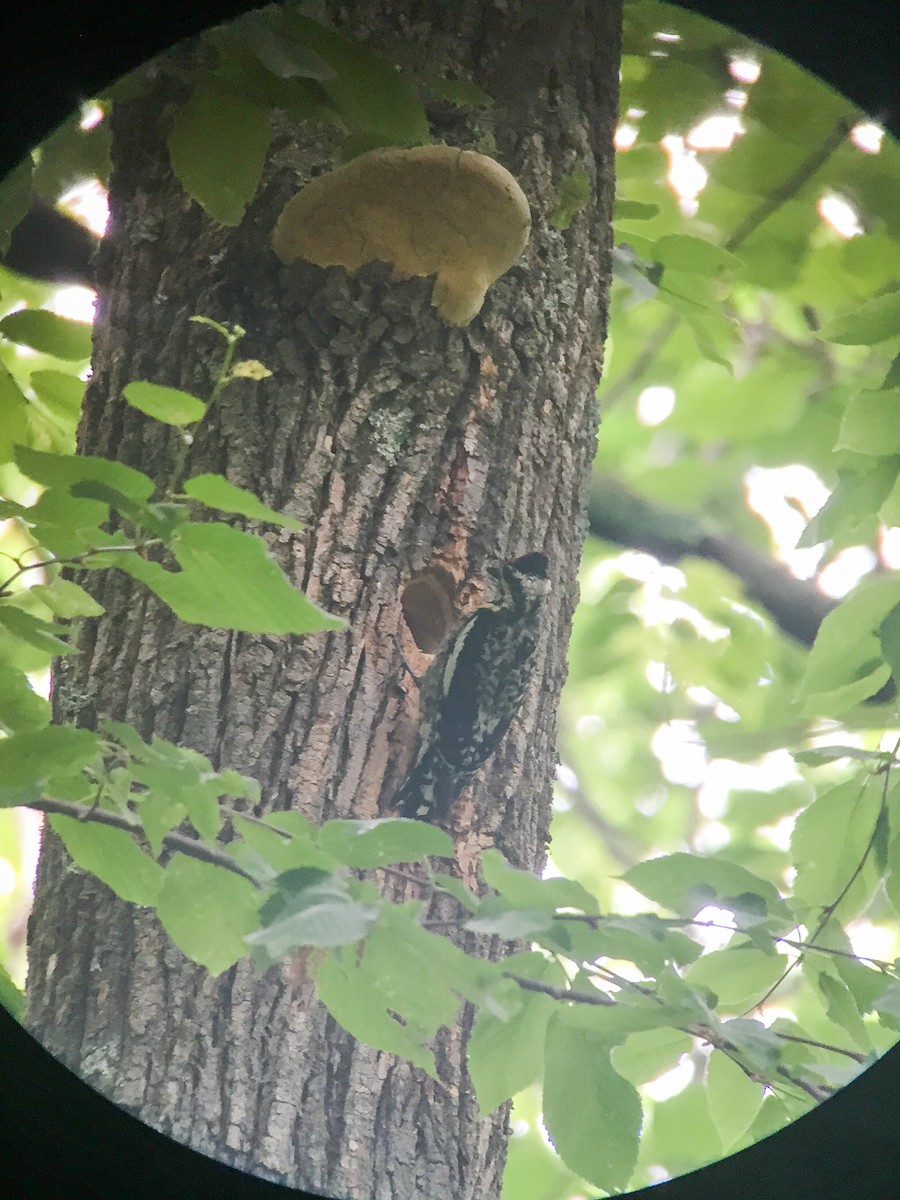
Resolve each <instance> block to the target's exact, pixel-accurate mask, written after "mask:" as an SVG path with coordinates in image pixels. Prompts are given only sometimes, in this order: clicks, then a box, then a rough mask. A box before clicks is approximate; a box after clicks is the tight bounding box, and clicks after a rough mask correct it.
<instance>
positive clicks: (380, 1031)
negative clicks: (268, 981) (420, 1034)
mask: <svg viewBox="0 0 900 1200" xmlns="http://www.w3.org/2000/svg"><path fill="white" fill-rule="evenodd" d="M316 992H317V994H318V997H319V999H320V1000H321V1001H322V1003H323V1004H324V1005H325V1007H326V1008H327V1009H328V1011H329V1013H330V1014H331V1016H332V1017H333V1018H334V1019H335V1021H337V1023H338V1024H339V1025H340V1026H342V1028H344V1029H346V1030H347V1032H348V1033H350V1034H352V1035H353V1037H355V1038H356V1039H357V1040H358V1041H360V1042H363V1043H364V1044H365V1045H367V1046H374V1047H375V1048H376V1049H377V1050H384V1051H386V1052H387V1053H388V1054H396V1055H398V1056H399V1057H400V1058H404V1059H406V1060H407V1061H408V1062H411V1063H412V1064H413V1066H415V1067H419V1068H420V1069H421V1070H423V1071H425V1072H427V1073H428V1074H429V1075H430V1076H432V1078H435V1079H436V1078H437V1068H436V1066H435V1062H434V1056H433V1054H432V1053H431V1051H430V1050H428V1049H427V1048H426V1047H425V1046H423V1045H422V1042H421V1039H420V1038H417V1037H416V1036H414V1035H413V1034H412V1033H410V1032H409V1031H407V1030H406V1029H405V1028H404V1027H403V1025H401V1024H400V1022H399V1021H398V1020H397V1019H396V1018H395V1017H393V1016H391V1015H390V1014H389V1013H388V1011H387V1007H388V1006H387V1003H386V1002H385V1001H384V998H383V997H381V996H379V995H378V993H377V992H376V991H375V990H374V988H373V986H372V985H371V983H370V981H369V979H368V976H367V974H366V971H365V969H364V967H362V966H361V965H360V964H359V963H358V962H357V961H356V957H355V952H354V949H353V947H346V948H344V949H342V950H341V949H339V950H338V951H336V952H333V953H332V954H330V955H329V957H328V958H327V959H326V960H325V962H324V963H323V965H322V966H321V968H320V969H319V971H318V974H317V975H316Z"/></svg>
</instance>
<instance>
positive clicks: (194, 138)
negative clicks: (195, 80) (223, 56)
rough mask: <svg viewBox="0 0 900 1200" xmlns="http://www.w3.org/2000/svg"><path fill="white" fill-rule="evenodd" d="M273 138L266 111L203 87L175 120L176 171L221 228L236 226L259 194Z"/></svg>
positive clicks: (172, 142) (231, 94) (173, 157)
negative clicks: (257, 193)
mask: <svg viewBox="0 0 900 1200" xmlns="http://www.w3.org/2000/svg"><path fill="white" fill-rule="evenodd" d="M270 138H271V128H270V117H269V113H268V111H267V110H265V109H263V108H260V107H259V105H257V104H254V103H253V102H252V101H251V100H248V99H247V98H246V97H244V96H239V95H236V94H235V93H234V92H230V91H225V90H224V89H223V88H220V87H216V86H215V85H213V84H211V83H201V84H198V85H197V87H196V88H195V89H194V93H193V95H192V96H191V98H190V100H188V102H187V103H186V104H185V106H184V107H183V108H182V109H181V111H180V112H179V113H178V115H177V116H176V117H175V121H174V122H173V125H172V131H171V133H170V134H169V156H170V159H171V162H172V170H173V171H174V172H175V174H176V176H177V177H178V180H179V182H180V183H181V185H182V187H183V188H184V190H185V191H186V192H187V193H188V195H190V196H193V198H194V199H195V200H196V201H197V203H198V204H201V205H202V206H203V207H204V208H205V209H206V211H207V212H208V213H209V214H210V216H212V217H214V218H215V219H216V220H217V221H219V222H220V223H221V224H222V225H237V224H239V223H240V221H241V220H242V219H243V216H244V213H245V212H246V210H247V205H248V204H249V203H250V201H251V200H252V199H253V197H254V195H255V193H256V189H257V186H258V185H259V180H260V177H261V175H262V169H263V165H264V163H265V160H266V151H267V149H268V146H269V140H270Z"/></svg>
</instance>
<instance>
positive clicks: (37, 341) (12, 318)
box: [0, 308, 91, 361]
mask: <svg viewBox="0 0 900 1200" xmlns="http://www.w3.org/2000/svg"><path fill="white" fill-rule="evenodd" d="M0 334H2V335H3V337H5V338H7V339H8V340H9V341H11V342H15V343H17V345H19V346H30V347H31V349H32V350H39V351H40V352H41V353H42V354H52V355H54V357H56V358H63V359H67V360H71V361H74V360H76V359H83V358H90V357H91V326H90V325H87V324H85V322H84V321H70V320H69V318H68V317H59V316H57V315H56V313H52V312H48V311H47V309H44V308H21V309H19V311H18V312H14V313H9V315H8V316H5V317H4V318H3V320H2V321H0Z"/></svg>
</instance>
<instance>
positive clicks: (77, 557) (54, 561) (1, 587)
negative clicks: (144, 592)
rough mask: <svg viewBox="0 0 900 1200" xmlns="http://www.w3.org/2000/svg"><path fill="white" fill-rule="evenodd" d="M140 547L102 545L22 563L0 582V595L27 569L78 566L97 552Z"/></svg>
mask: <svg viewBox="0 0 900 1200" xmlns="http://www.w3.org/2000/svg"><path fill="white" fill-rule="evenodd" d="M151 544H152V543H150V542H146V543H145V545H148V546H149V545H151ZM138 549H140V547H138V546H100V547H98V548H96V549H92V550H85V551H84V552H83V553H82V554H73V555H72V556H71V557H70V558H44V559H40V560H39V561H38V562H33V563H28V564H27V565H26V566H24V567H23V566H21V565H20V566H19V569H18V571H16V572H15V574H13V575H10V577H9V578H8V579H5V580H4V581H3V583H0V596H5V595H6V594H7V590H8V588H9V586H10V584H12V583H15V581H16V580H17V579H18V578H19V576H20V575H24V574H25V572H26V571H39V570H41V569H42V568H44V567H71V566H77V564H78V563H81V562H84V561H85V559H88V558H93V557H94V555H95V554H113V553H119V554H121V553H122V551H125V550H138ZM13 561H14V562H16V561H17V560H16V559H13Z"/></svg>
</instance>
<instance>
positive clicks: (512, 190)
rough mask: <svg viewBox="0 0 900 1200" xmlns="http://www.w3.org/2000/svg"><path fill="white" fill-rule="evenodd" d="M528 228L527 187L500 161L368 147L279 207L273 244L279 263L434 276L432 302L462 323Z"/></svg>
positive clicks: (435, 150)
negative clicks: (378, 266)
mask: <svg viewBox="0 0 900 1200" xmlns="http://www.w3.org/2000/svg"><path fill="white" fill-rule="evenodd" d="M530 232H531V213H530V210H529V208H528V201H527V200H526V198H525V193H524V192H523V191H522V189H521V188H520V187H519V185H518V183H517V182H516V180H515V179H514V178H513V176H512V175H510V173H509V171H507V170H506V168H505V167H502V166H501V165H500V164H499V163H498V162H495V161H494V159H492V158H488V157H487V156H486V155H484V154H477V153H476V152H475V151H473V150H459V149H457V148H455V147H453V146H440V145H435V146H414V147H413V148H412V149H397V148H389V149H382V150H370V151H369V152H368V153H367V154H361V155H360V156H359V157H358V158H354V159H353V160H352V161H351V162H349V163H346V164H345V165H344V166H342V167H338V168H336V169H335V170H334V171H330V172H329V173H328V174H327V175H322V176H320V177H319V178H318V179H314V180H312V182H311V183H308V184H307V185H306V187H304V188H303V189H302V190H301V191H300V192H298V193H297V195H296V196H294V197H293V198H292V199H291V200H289V201H288V203H287V204H286V205H285V207H284V210H283V211H282V214H281V216H280V217H279V219H278V222H277V224H276V226H275V232H274V233H273V235H272V245H273V247H274V249H275V253H276V254H277V255H278V257H279V258H280V259H281V261H282V262H283V263H291V262H293V261H294V260H295V259H298V258H302V259H305V260H306V261H307V262H311V263H315V265H316V266H319V267H334V266H338V267H343V268H344V269H345V270H346V271H349V272H351V273H352V272H354V271H358V270H359V268H360V267H362V266H363V265H364V264H365V263H369V262H383V263H389V264H390V265H391V266H392V267H393V269H394V270H393V277H394V278H395V279H411V278H413V277H414V276H426V275H435V276H436V279H435V284H434V293H433V296H432V304H434V306H435V307H436V308H437V310H438V312H439V313H440V314H441V316H442V317H443V318H444V320H445V321H447V323H448V324H450V325H467V324H468V323H469V321H471V320H472V318H473V317H474V316H475V314H476V313H477V312H478V311H479V310H480V308H481V306H482V304H483V303H484V297H485V293H486V292H487V289H488V288H489V287H490V286H491V284H492V283H493V282H494V281H495V280H496V279H498V278H499V277H500V276H501V275H502V274H503V273H504V272H505V271H508V270H509V268H510V267H511V266H512V264H513V263H514V262H515V261H516V259H517V258H518V257H519V255H520V254H521V253H522V251H523V250H524V248H525V246H526V245H527V243H528V236H529V233H530Z"/></svg>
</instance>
